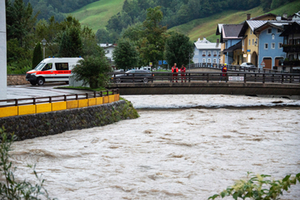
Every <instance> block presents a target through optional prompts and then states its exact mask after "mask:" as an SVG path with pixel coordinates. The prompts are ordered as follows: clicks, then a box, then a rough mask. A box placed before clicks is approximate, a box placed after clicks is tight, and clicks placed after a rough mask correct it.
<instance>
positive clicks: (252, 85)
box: [109, 81, 300, 95]
mask: <svg viewBox="0 0 300 200" xmlns="http://www.w3.org/2000/svg"><path fill="white" fill-rule="evenodd" d="M109 88H118V89H119V90H120V94H121V95H136V94H139V95H146V94H236V95H300V85H299V84H294V83H285V84H281V83H257V82H247V83H244V82H230V81H229V82H206V81H194V82H187V83H185V82H184V83H181V82H179V83H172V82H171V83H170V82H169V81H155V82H153V83H147V84H144V83H120V84H115V83H113V84H110V86H109Z"/></svg>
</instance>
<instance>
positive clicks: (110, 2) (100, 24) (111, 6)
mask: <svg viewBox="0 0 300 200" xmlns="http://www.w3.org/2000/svg"><path fill="white" fill-rule="evenodd" d="M123 2H124V0H100V1H97V2H94V3H91V4H89V5H87V6H84V7H83V8H81V9H79V10H77V11H75V12H73V13H68V14H71V15H72V16H74V17H75V18H76V19H78V20H79V22H80V23H81V24H82V25H86V26H88V27H89V28H91V29H92V30H93V31H94V32H97V30H98V29H99V28H105V25H106V24H107V22H108V20H109V19H110V18H111V17H112V16H113V15H115V14H117V13H118V12H120V11H121V10H122V6H123Z"/></svg>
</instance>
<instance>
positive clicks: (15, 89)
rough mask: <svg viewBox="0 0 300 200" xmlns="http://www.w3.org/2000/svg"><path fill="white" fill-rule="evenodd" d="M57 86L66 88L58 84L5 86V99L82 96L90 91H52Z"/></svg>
mask: <svg viewBox="0 0 300 200" xmlns="http://www.w3.org/2000/svg"><path fill="white" fill-rule="evenodd" d="M59 86H68V85H66V84H60V83H55V84H54V83H46V84H45V85H43V86H32V85H30V84H28V85H9V86H7V93H6V94H7V99H22V98H34V97H45V96H58V95H68V94H84V93H89V92H91V91H85V90H73V89H54V88H55V87H59Z"/></svg>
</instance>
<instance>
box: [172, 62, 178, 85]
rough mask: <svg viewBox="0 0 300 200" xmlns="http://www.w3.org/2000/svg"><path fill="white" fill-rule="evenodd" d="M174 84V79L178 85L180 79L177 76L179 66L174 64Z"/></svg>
mask: <svg viewBox="0 0 300 200" xmlns="http://www.w3.org/2000/svg"><path fill="white" fill-rule="evenodd" d="M171 70H172V73H173V74H172V82H174V79H175V80H176V83H178V81H177V80H178V78H177V76H178V67H177V64H176V63H174V66H173V67H172V69H171Z"/></svg>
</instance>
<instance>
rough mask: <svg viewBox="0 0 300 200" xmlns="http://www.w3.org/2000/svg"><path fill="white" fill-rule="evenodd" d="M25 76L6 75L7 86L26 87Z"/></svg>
mask: <svg viewBox="0 0 300 200" xmlns="http://www.w3.org/2000/svg"><path fill="white" fill-rule="evenodd" d="M26 84H29V82H28V81H26V75H7V85H26Z"/></svg>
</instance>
